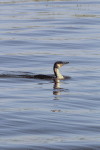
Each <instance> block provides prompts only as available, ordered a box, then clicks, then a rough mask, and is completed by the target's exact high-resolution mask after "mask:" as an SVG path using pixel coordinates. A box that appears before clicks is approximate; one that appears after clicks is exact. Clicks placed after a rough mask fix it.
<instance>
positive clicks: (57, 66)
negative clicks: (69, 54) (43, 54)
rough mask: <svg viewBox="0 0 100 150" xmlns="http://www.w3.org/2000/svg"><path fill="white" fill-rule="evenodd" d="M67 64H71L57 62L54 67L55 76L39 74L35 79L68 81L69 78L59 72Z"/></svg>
mask: <svg viewBox="0 0 100 150" xmlns="http://www.w3.org/2000/svg"><path fill="white" fill-rule="evenodd" d="M65 64H69V62H62V61H57V62H55V63H54V66H53V71H54V76H49V75H42V74H39V75H35V76H34V77H33V78H35V79H67V78H68V77H64V76H62V75H61V74H60V72H59V68H60V67H62V66H63V65H65Z"/></svg>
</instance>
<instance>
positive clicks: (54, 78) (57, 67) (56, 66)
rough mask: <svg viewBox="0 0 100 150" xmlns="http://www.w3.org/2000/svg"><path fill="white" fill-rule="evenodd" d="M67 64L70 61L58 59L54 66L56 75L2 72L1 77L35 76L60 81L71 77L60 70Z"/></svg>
mask: <svg viewBox="0 0 100 150" xmlns="http://www.w3.org/2000/svg"><path fill="white" fill-rule="evenodd" d="M65 64H69V62H62V61H57V62H55V63H54V66H53V71H54V75H53V76H49V75H43V74H38V75H29V74H25V75H12V74H2V75H0V77H10V78H11V77H13V78H14V77H15V78H29V79H31V78H33V79H45V80H55V82H58V80H59V79H69V78H70V77H68V76H62V75H61V74H60V72H59V68H60V67H62V66H63V65H65Z"/></svg>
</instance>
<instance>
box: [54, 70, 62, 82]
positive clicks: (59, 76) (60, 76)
mask: <svg viewBox="0 0 100 150" xmlns="http://www.w3.org/2000/svg"><path fill="white" fill-rule="evenodd" d="M54 74H55V76H56V78H58V79H64V77H63V76H62V75H61V74H60V72H59V69H58V68H55V69H54Z"/></svg>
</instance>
